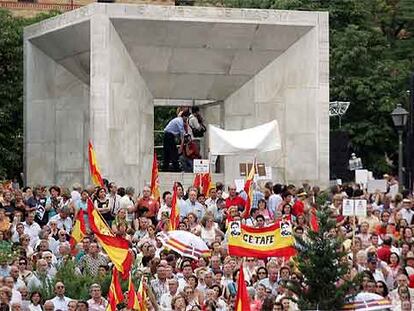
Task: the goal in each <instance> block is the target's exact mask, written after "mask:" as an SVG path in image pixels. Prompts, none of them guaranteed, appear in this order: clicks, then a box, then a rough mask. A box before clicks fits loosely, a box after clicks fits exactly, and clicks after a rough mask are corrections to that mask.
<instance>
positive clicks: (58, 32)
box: [25, 3, 321, 100]
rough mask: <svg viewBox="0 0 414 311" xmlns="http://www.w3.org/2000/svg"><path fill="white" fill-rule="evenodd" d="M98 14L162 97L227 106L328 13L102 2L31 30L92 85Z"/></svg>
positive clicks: (39, 42) (31, 35)
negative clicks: (92, 21) (225, 101)
mask: <svg viewBox="0 0 414 311" xmlns="http://www.w3.org/2000/svg"><path fill="white" fill-rule="evenodd" d="M96 14H97V15H100V16H102V15H106V16H107V17H108V18H109V19H110V21H111V22H112V24H113V26H114V28H115V30H116V31H117V33H118V34H119V36H120V38H121V41H122V42H123V44H124V45H125V47H126V49H127V50H128V52H129V54H130V56H131V59H132V60H133V61H134V63H135V64H136V66H137V68H138V70H139V71H140V72H141V74H142V76H143V78H144V79H145V81H146V84H147V86H148V88H149V89H150V90H151V92H152V95H153V96H154V97H155V98H179V99H186V98H187V99H204V98H211V99H216V100H223V99H225V98H226V97H228V96H229V95H230V94H231V93H232V92H233V91H235V90H236V89H238V88H240V87H241V86H242V85H243V84H244V83H245V82H246V81H248V80H249V79H251V78H252V77H253V76H254V75H256V74H257V73H258V72H259V71H261V70H262V69H263V68H265V67H266V66H267V65H268V64H269V63H270V62H272V61H273V60H274V59H276V58H277V57H278V56H279V55H281V54H282V53H283V52H284V51H286V50H287V49H288V48H289V47H290V46H291V45H292V44H294V43H295V42H296V41H297V40H299V39H300V38H301V37H302V36H304V35H305V34H306V33H307V32H308V31H309V30H310V29H311V28H312V27H314V26H316V25H318V21H319V18H318V16H319V15H320V14H321V13H319V12H298V11H275V10H250V9H228V8H211V7H209V8H200V7H174V6H150V5H128V4H102V3H95V4H91V5H89V6H88V7H87V8H81V9H80V10H75V11H74V12H69V13H65V14H62V15H60V16H57V17H55V18H52V19H50V20H47V21H44V22H41V23H39V24H36V25H34V26H30V27H27V28H26V29H25V38H26V39H30V40H31V42H32V43H34V44H35V45H36V46H37V47H38V48H39V49H41V50H42V51H44V53H46V54H47V55H49V56H50V57H51V58H52V59H54V60H56V61H57V62H58V63H60V64H61V65H63V66H64V67H65V68H66V69H68V70H69V71H70V72H72V73H73V74H74V75H76V76H78V77H79V78H80V79H81V80H82V81H84V82H85V83H89V80H90V79H89V75H90V46H91V42H90V40H91V35H90V32H91V29H90V27H91V26H90V22H89V20H90V18H91V17H92V16H94V15H96ZM93 38H94V40H104V38H99V36H94V37H93Z"/></svg>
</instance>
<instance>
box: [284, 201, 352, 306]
mask: <svg viewBox="0 0 414 311" xmlns="http://www.w3.org/2000/svg"><path fill="white" fill-rule="evenodd" d="M329 211H330V208H329V207H328V206H327V205H325V206H324V207H323V208H322V210H321V211H318V212H317V216H318V223H319V230H318V231H317V232H315V231H312V230H309V231H308V233H307V236H306V238H305V239H300V238H297V239H296V241H297V250H298V254H297V256H296V259H295V260H296V265H297V269H298V270H299V271H300V272H301V273H302V275H303V277H304V283H303V284H301V285H300V286H299V284H294V283H289V284H288V287H289V288H290V289H291V290H292V291H293V292H295V294H296V295H297V297H298V299H297V301H296V302H297V304H298V306H299V308H300V310H340V309H341V307H342V306H343V305H344V303H345V302H346V299H347V298H349V297H350V296H349V294H350V292H351V289H354V288H356V286H357V285H358V277H354V278H351V269H352V264H350V262H349V260H348V258H347V253H346V252H345V251H343V249H342V242H343V241H342V240H341V239H340V238H337V237H336V235H335V234H330V232H332V231H331V230H334V229H335V228H336V220H335V218H331V217H330V212H329Z"/></svg>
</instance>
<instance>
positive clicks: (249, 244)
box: [227, 221, 296, 258]
mask: <svg viewBox="0 0 414 311" xmlns="http://www.w3.org/2000/svg"><path fill="white" fill-rule="evenodd" d="M227 230H228V232H227V235H228V249H229V255H230V256H239V257H245V256H250V257H256V258H268V257H286V258H288V257H291V256H293V255H295V254H296V249H295V247H294V245H295V239H294V237H293V235H292V226H291V224H290V223H289V222H287V221H285V222H283V221H282V222H276V223H274V224H273V225H271V226H269V227H263V228H254V227H250V226H246V225H243V224H240V222H238V221H233V222H231V223H230V224H229V226H228V229H227Z"/></svg>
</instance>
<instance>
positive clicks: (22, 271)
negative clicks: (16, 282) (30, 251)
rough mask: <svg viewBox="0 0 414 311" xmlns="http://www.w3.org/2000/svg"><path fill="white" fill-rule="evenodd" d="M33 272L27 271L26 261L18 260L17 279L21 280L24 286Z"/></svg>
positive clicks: (22, 258)
mask: <svg viewBox="0 0 414 311" xmlns="http://www.w3.org/2000/svg"><path fill="white" fill-rule="evenodd" d="M32 275H33V272H32V271H30V270H27V259H26V258H24V257H21V258H20V259H19V278H20V279H22V280H23V281H24V282H25V283H26V284H27V282H28V280H29V279H30V278H31V277H32Z"/></svg>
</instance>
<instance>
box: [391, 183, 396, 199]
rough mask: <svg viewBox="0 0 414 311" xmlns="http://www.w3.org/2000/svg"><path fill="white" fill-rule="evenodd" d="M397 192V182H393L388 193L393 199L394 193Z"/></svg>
mask: <svg viewBox="0 0 414 311" xmlns="http://www.w3.org/2000/svg"><path fill="white" fill-rule="evenodd" d="M397 193H398V184H393V185H391V186H390V191H389V195H390V196H391V198H392V199H394V197H395V195H396V194H397Z"/></svg>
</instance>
